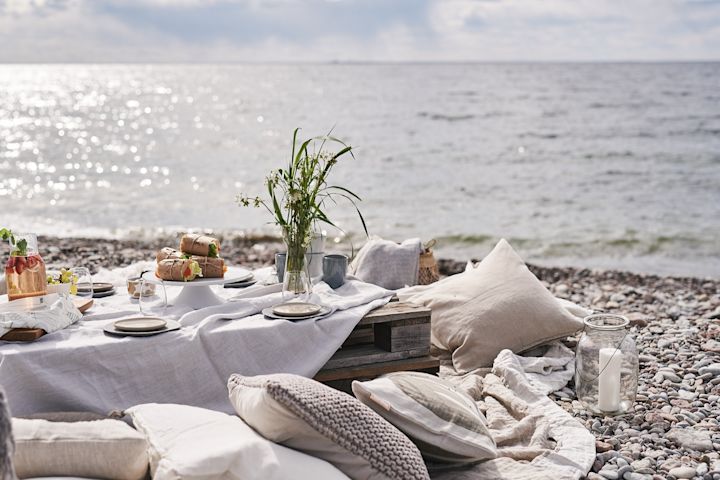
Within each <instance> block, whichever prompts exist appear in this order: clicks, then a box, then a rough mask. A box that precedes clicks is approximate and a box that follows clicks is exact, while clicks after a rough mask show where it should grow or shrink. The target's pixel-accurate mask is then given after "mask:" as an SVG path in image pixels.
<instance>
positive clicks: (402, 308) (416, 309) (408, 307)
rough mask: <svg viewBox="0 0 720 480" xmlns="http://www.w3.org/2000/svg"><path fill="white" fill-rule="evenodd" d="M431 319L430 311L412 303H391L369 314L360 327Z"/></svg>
mask: <svg viewBox="0 0 720 480" xmlns="http://www.w3.org/2000/svg"><path fill="white" fill-rule="evenodd" d="M422 317H427V318H428V319H429V318H430V309H429V308H427V307H420V306H418V305H413V304H411V303H405V302H391V303H388V304H386V305H384V306H382V307H380V308H377V309H375V310H373V311H372V312H370V313H368V314H367V315H365V317H363V319H362V320H360V323H358V325H371V324H374V323H385V322H393V321H399V320H407V319H416V318H422Z"/></svg>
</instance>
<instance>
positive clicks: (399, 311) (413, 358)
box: [315, 302, 439, 392]
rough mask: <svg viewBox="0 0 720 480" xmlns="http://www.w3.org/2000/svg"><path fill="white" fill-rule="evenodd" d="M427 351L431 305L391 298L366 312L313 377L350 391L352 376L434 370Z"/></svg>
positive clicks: (361, 377)
mask: <svg viewBox="0 0 720 480" xmlns="http://www.w3.org/2000/svg"><path fill="white" fill-rule="evenodd" d="M438 368H439V362H438V360H437V359H436V358H435V357H432V356H431V355H430V309H429V308H426V307H419V306H417V305H412V304H409V303H403V302H391V303H388V304H387V305H385V306H383V307H380V308H378V309H376V310H373V311H372V312H370V313H368V314H367V315H365V317H364V318H363V319H362V320H360V323H358V325H357V326H356V327H355V329H354V330H353V331H352V333H351V334H350V336H349V337H348V339H347V340H346V341H345V343H343V345H342V347H341V348H340V349H339V350H338V351H337V352H336V353H335V355H333V356H332V358H331V359H330V360H329V361H328V362H327V363H326V364H325V366H324V367H323V368H322V369H321V370H320V371H319V372H318V374H317V375H316V376H315V379H316V380H318V381H320V382H323V383H325V384H327V385H330V386H332V387H334V388H337V389H339V390H343V391H346V392H350V385H351V383H352V381H353V380H369V379H372V378H375V377H378V376H380V375H383V374H386V373H391V372H398V371H407V370H413V371H422V372H428V373H436V372H437V371H438Z"/></svg>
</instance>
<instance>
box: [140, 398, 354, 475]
mask: <svg viewBox="0 0 720 480" xmlns="http://www.w3.org/2000/svg"><path fill="white" fill-rule="evenodd" d="M126 412H127V413H128V414H129V415H130V416H131V417H132V419H133V422H134V424H135V426H136V427H137V428H138V430H140V431H142V432H144V433H145V434H146V435H147V437H148V441H149V442H150V464H151V472H152V474H153V480H176V479H184V480H201V479H202V480H209V479H227V480H284V479H287V478H312V479H317V480H347V477H346V476H345V475H343V474H342V472H340V471H339V470H338V469H336V468H335V467H333V466H332V465H330V464H329V463H327V462H325V461H323V460H320V459H318V458H314V457H311V456H309V455H305V454H304V453H301V452H297V451H295V450H291V449H289V448H287V447H283V446H282V445H277V444H274V443H272V442H269V441H268V440H266V439H264V438H263V437H261V436H260V435H258V434H257V433H256V432H255V431H253V429H252V428H250V427H249V426H248V425H247V424H245V422H243V421H242V420H241V419H239V418H238V417H236V416H233V415H227V414H225V413H222V412H216V411H213V410H207V409H204V408H199V407H190V406H186V405H172V404H156V403H149V404H144V405H137V406H135V407H132V408H129V409H128V410H126Z"/></svg>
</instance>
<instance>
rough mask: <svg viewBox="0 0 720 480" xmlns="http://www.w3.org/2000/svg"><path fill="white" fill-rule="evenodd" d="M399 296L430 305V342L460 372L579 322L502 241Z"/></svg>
mask: <svg viewBox="0 0 720 480" xmlns="http://www.w3.org/2000/svg"><path fill="white" fill-rule="evenodd" d="M398 296H399V297H400V299H401V300H402V301H408V302H412V303H417V304H420V305H424V306H426V307H430V308H431V309H432V314H431V315H432V335H431V341H432V344H433V346H434V347H436V348H438V349H440V350H441V351H444V352H445V353H446V354H448V355H451V357H452V364H453V366H454V367H455V370H456V371H457V372H458V373H467V372H470V371H472V370H475V369H478V368H482V367H489V366H491V365H492V363H493V361H494V360H495V357H496V356H497V354H498V353H500V351H501V350H504V349H506V348H507V349H510V350H512V351H513V352H516V353H519V352H523V351H525V350H528V349H530V348H533V347H536V346H538V345H541V344H544V343H548V342H550V341H552V340H557V339H560V338H564V337H567V336H569V335H572V334H574V333H575V332H577V331H578V330H580V329H581V328H582V327H583V323H582V319H581V318H580V317H578V316H576V315H574V314H573V313H571V312H570V311H569V310H568V309H566V308H564V307H563V306H562V305H560V303H559V302H558V301H557V300H556V299H555V297H554V296H553V295H552V294H551V293H550V292H549V291H548V290H547V289H546V288H545V287H544V286H543V284H542V283H541V282H540V281H539V280H538V279H537V278H536V277H535V275H533V274H532V272H530V270H528V268H527V266H526V265H525V263H524V262H523V260H522V258H520V256H519V255H518V254H517V253H515V250H513V249H512V247H511V246H510V244H508V243H507V242H506V241H505V240H500V242H498V244H497V245H496V246H495V248H494V249H493V251H492V252H490V254H489V255H488V256H487V257H485V259H483V261H482V262H480V264H479V265H478V266H477V267H476V268H468V269H467V270H466V271H465V272H463V273H459V274H457V275H453V276H450V277H447V278H445V279H443V280H441V281H439V282H437V283H435V284H432V285H429V286H427V287H419V288H410V289H405V290H403V291H400V292H399V293H398ZM440 353H442V352H440Z"/></svg>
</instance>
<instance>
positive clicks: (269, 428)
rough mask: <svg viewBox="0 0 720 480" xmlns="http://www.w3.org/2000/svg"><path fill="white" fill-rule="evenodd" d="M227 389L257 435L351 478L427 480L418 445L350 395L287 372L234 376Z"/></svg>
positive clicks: (232, 400)
mask: <svg viewBox="0 0 720 480" xmlns="http://www.w3.org/2000/svg"><path fill="white" fill-rule="evenodd" d="M228 390H229V393H230V402H231V403H232V404H233V406H234V407H235V411H236V412H237V413H238V415H240V417H241V418H242V419H243V420H245V421H246V422H247V423H248V425H250V426H251V427H253V428H254V429H255V430H256V431H257V432H258V433H260V434H261V435H262V436H264V437H265V438H267V439H268V440H272V441H274V442H278V443H282V444H284V445H287V446H288V447H291V448H295V449H298V450H301V451H303V452H306V453H308V454H310V455H314V456H316V457H319V458H323V459H325V460H327V461H328V462H330V463H332V464H333V465H335V466H336V467H337V468H338V469H340V470H342V471H343V472H344V473H345V474H346V475H347V476H349V477H350V478H352V479H363V480H388V479H397V480H421V479H429V478H430V477H429V474H428V471H427V468H426V467H425V464H424V463H423V459H422V456H421V455H420V452H419V451H418V449H417V447H416V446H415V445H413V443H412V442H411V441H410V440H409V439H408V438H407V437H406V436H405V435H403V434H402V433H401V432H400V431H398V430H397V429H396V428H395V427H393V426H392V425H390V424H389V423H388V422H387V421H385V420H384V419H383V418H382V417H381V416H379V415H378V414H377V413H375V412H373V411H372V410H371V409H369V408H368V407H366V406H365V405H363V404H362V403H360V402H359V401H357V400H356V399H355V398H353V397H352V396H350V395H347V394H345V393H342V392H339V391H337V390H334V389H332V388H330V387H328V386H326V385H323V384H322V383H319V382H316V381H314V380H311V379H308V378H304V377H300V376H297V375H289V374H276V375H260V376H257V377H242V376H240V375H233V376H231V377H230V380H229V381H228Z"/></svg>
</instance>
